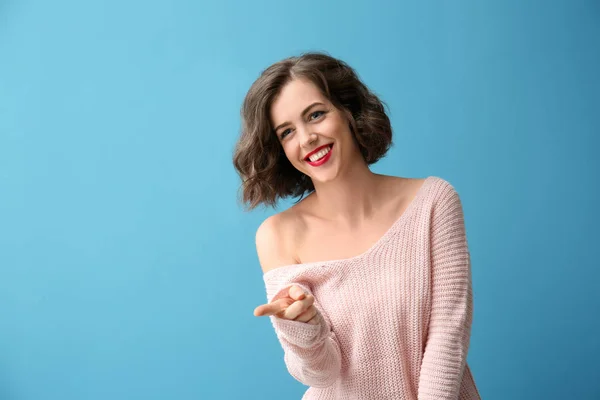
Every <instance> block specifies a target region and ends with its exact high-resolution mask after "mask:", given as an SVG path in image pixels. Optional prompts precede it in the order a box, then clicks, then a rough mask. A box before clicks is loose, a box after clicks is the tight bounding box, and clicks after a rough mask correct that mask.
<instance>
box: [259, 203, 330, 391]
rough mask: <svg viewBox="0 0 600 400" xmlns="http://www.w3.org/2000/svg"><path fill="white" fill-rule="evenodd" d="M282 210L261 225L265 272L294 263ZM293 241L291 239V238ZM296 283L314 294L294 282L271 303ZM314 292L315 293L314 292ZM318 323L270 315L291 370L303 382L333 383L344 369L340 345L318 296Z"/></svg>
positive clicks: (260, 234) (260, 246) (309, 384)
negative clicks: (280, 213)
mask: <svg viewBox="0 0 600 400" xmlns="http://www.w3.org/2000/svg"><path fill="white" fill-rule="evenodd" d="M279 218H280V216H279V214H277V215H274V216H272V217H269V218H268V219H267V220H266V221H265V222H264V223H263V224H261V226H260V227H259V228H258V230H257V233H256V249H257V252H258V257H259V260H260V264H261V267H262V269H263V272H267V271H269V270H270V269H272V268H276V267H277V266H278V265H286V264H292V263H293V261H292V258H291V257H289V256H288V255H289V254H291V253H290V251H289V249H290V248H289V246H286V240H285V238H286V237H287V236H288V235H285V234H284V232H282V229H281V222H280V221H279ZM288 243H289V242H288ZM292 285H295V286H299V287H301V288H302V290H303V291H304V293H305V294H306V295H313V294H312V292H311V291H310V289H309V288H308V287H306V286H305V285H303V284H301V283H290V284H289V285H286V286H285V287H282V288H280V289H279V290H278V291H277V293H275V294H274V295H273V296H272V298H271V299H267V300H268V301H269V303H271V302H273V301H275V300H277V299H279V298H281V297H283V296H287V294H288V289H289V287H291V286H292ZM313 296H314V295H313ZM314 306H315V308H316V309H317V314H316V315H315V317H314V318H315V319H316V320H317V323H316V324H310V323H308V322H301V321H294V320H290V319H284V318H280V317H276V316H272V315H271V316H269V318H270V320H271V322H272V324H273V328H274V329H275V333H276V335H277V338H278V339H279V342H280V344H281V346H282V348H283V350H284V362H285V364H286V367H287V369H288V372H289V373H290V374H291V375H292V376H293V377H294V378H295V379H296V380H298V381H299V382H301V383H303V384H305V385H307V386H312V387H317V388H325V387H328V386H331V385H332V384H333V383H334V382H335V381H336V379H337V378H338V376H339V374H340V370H341V353H340V347H339V344H338V342H337V339H336V337H335V334H334V333H333V331H332V330H331V327H330V326H329V324H328V323H327V321H326V320H325V319H324V318H323V314H322V312H321V307H320V304H319V301H318V299H316V298H315V301H314Z"/></svg>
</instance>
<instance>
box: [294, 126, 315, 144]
mask: <svg viewBox="0 0 600 400" xmlns="http://www.w3.org/2000/svg"><path fill="white" fill-rule="evenodd" d="M297 133H298V134H299V136H300V145H301V146H302V147H304V148H307V149H309V148H311V147H312V146H313V145H314V143H315V142H316V141H317V139H318V135H317V134H316V133H315V132H313V131H312V130H311V129H310V128H306V127H299V128H297Z"/></svg>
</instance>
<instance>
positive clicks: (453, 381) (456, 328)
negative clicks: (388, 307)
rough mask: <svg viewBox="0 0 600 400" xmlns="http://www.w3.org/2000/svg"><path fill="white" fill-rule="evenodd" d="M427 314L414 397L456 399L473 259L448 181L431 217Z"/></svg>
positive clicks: (466, 334)
mask: <svg viewBox="0 0 600 400" xmlns="http://www.w3.org/2000/svg"><path fill="white" fill-rule="evenodd" d="M431 285H432V286H431V315H430V319H429V325H428V332H427V341H426V344H425V351H424V354H423V361H422V364H421V373H420V378H419V387H418V399H419V400H426V399H432V400H433V399H435V400H441V399H453V400H456V399H458V396H459V390H460V385H461V381H462V378H463V374H464V371H465V365H466V359H467V351H468V348H469V341H470V335H471V323H472V316H473V295H472V285H471V260H470V253H469V249H468V244H467V238H466V230H465V225H464V217H463V209H462V205H461V201H460V198H459V196H458V193H457V192H456V190H455V189H454V188H453V187H452V186H451V185H450V184H449V183H447V182H446V184H445V185H444V186H443V187H442V189H441V191H440V193H439V198H438V200H437V201H436V202H435V204H434V207H433V214H432V223H431Z"/></svg>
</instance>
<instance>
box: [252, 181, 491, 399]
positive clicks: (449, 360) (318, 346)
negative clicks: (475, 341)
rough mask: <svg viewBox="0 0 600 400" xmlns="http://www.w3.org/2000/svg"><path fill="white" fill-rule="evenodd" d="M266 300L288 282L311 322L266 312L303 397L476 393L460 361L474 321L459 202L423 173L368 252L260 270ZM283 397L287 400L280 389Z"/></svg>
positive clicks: (454, 194)
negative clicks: (310, 300)
mask: <svg viewBox="0 0 600 400" xmlns="http://www.w3.org/2000/svg"><path fill="white" fill-rule="evenodd" d="M263 279H264V282H265V285H266V293H267V300H268V301H269V302H271V301H274V300H276V299H277V298H280V297H281V296H282V295H283V294H284V293H286V291H287V288H289V287H290V286H291V285H294V284H295V285H298V286H300V287H301V288H302V289H304V291H305V292H306V293H309V294H312V295H313V296H314V297H315V302H314V305H315V307H316V309H317V311H318V313H317V319H318V322H319V323H318V324H317V325H312V324H308V323H305V322H301V321H293V320H286V319H281V318H278V317H275V316H270V317H269V318H270V320H271V323H272V325H273V328H274V330H275V333H276V336H277V339H278V340H279V342H280V344H281V346H282V348H283V361H284V363H285V365H286V367H287V370H288V371H289V373H290V374H291V375H292V376H293V377H294V378H295V379H296V380H298V381H299V382H301V383H303V384H305V385H307V386H310V387H309V388H308V389H307V390H306V392H305V394H304V396H303V397H302V399H303V400H316V399H319V400H356V399H360V400H370V399H372V400H386V399H389V400H392V399H394V400H399V399H407V400H408V399H418V400H425V399H431V400H443V399H462V400H467V399H469V400H471V399H480V395H479V393H478V390H477V388H476V385H475V382H474V379H473V376H472V374H471V371H470V369H469V366H468V364H467V362H466V359H467V351H468V348H469V341H470V334H471V324H472V319H473V295H472V285H471V262H470V253H469V249H468V244H467V237H466V230H465V224H464V218H463V209H462V204H461V200H460V198H459V196H458V193H457V191H456V190H455V189H454V187H453V186H452V185H451V184H450V183H448V182H447V181H445V180H444V179H442V178H439V177H436V176H429V177H427V178H426V179H425V181H424V182H423V184H422V186H421V187H420V188H419V190H418V192H417V194H416V195H415V197H414V198H413V199H412V200H411V202H410V203H409V205H408V206H407V208H406V209H405V211H404V212H403V214H402V215H401V216H400V218H399V219H398V220H396V221H395V222H394V223H393V224H392V226H391V227H390V228H389V230H388V231H387V232H386V233H385V234H384V235H383V236H382V237H381V238H380V239H379V240H378V241H377V242H376V243H375V244H374V245H372V246H371V248H369V249H368V250H367V251H366V252H364V253H362V254H360V255H357V256H355V257H351V258H345V259H338V260H329V261H322V262H309V263H303V264H291V265H285V266H281V267H277V268H275V269H272V270H269V271H267V272H266V273H264V275H263ZM281 398H286V399H287V398H288V397H285V394H282V397H281Z"/></svg>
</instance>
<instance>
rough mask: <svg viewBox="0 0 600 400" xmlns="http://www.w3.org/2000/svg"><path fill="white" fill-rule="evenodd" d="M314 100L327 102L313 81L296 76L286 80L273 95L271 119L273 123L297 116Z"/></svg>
mask: <svg viewBox="0 0 600 400" xmlns="http://www.w3.org/2000/svg"><path fill="white" fill-rule="evenodd" d="M315 101H320V102H321V103H323V104H328V101H327V98H326V97H325V96H323V94H322V93H321V91H320V90H319V88H318V87H317V86H316V85H315V84H314V83H312V82H311V81H309V80H306V79H301V78H296V79H294V80H292V81H290V82H288V83H287V84H286V85H285V86H284V87H283V88H282V89H281V91H280V92H279V94H278V95H277V96H276V97H275V100H274V101H273V104H272V105H271V110H270V112H271V119H272V120H273V123H274V125H277V124H279V123H281V122H284V121H288V120H289V119H292V118H294V117H296V116H299V115H300V114H301V113H302V111H303V110H304V109H305V108H306V107H307V106H309V105H310V104H312V103H314V102H315Z"/></svg>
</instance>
